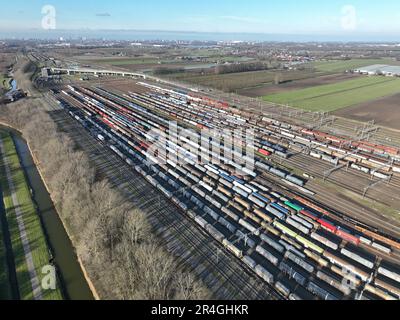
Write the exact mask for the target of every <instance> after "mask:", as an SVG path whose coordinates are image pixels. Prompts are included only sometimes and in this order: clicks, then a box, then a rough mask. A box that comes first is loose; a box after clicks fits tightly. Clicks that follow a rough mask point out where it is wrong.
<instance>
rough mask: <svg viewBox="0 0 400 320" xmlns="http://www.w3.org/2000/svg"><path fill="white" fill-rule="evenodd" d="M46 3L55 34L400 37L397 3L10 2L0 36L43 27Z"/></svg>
mask: <svg viewBox="0 0 400 320" xmlns="http://www.w3.org/2000/svg"><path fill="white" fill-rule="evenodd" d="M47 4H50V5H53V6H54V7H55V9H56V13H57V16H56V19H57V20H56V22H57V28H58V29H136V30H174V31H199V32H244V33H246V32H249V33H286V34H313V33H316V34H348V33H360V34H365V33H384V34H399V35H400V1H398V0H381V1H367V0H347V1H342V0H330V1H319V0H318V1H317V0H302V1H295V0H281V1H271V0H247V1H245V0H230V1H228V0H196V1H193V0H164V1H161V0H147V1H146V0H140V1H136V0H133V1H132V0H130V1H129V0H112V1H111V0H97V1H95V0H79V1H77V0H47V1H40V0H28V1H27V0H11V1H3V3H2V10H1V12H0V31H11V30H17V29H18V30H22V29H24V30H26V29H32V28H41V20H42V17H43V15H42V13H41V9H42V7H43V6H44V5H47ZM349 6H350V7H349ZM346 8H347V9H346ZM349 8H350V9H349ZM349 10H350V11H349ZM349 19H350V20H349Z"/></svg>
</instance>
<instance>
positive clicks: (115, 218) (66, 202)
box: [0, 99, 211, 300]
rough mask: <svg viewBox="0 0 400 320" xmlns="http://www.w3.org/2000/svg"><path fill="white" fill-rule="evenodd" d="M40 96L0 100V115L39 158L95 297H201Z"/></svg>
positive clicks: (200, 287) (203, 292) (201, 290)
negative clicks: (99, 176)
mask: <svg viewBox="0 0 400 320" xmlns="http://www.w3.org/2000/svg"><path fill="white" fill-rule="evenodd" d="M43 105H44V102H43V101H42V100H40V99H31V100H29V101H21V102H17V103H14V104H10V105H7V106H1V109H0V110H1V112H0V120H1V121H2V122H5V123H7V124H9V125H10V126H12V127H14V128H16V129H18V130H19V131H21V132H22V134H23V137H24V138H25V139H26V140H27V141H28V142H29V145H30V148H31V150H32V152H33V154H34V156H35V158H36V159H37V160H38V161H39V166H40V169H41V171H42V173H43V175H44V179H45V181H46V184H47V185H48V187H49V189H50V190H49V191H50V193H51V195H52V198H53V201H54V204H55V207H56V209H57V211H58V213H59V215H60V218H61V219H62V220H63V222H64V224H65V225H66V228H67V229H68V231H69V234H70V236H71V238H72V239H71V241H72V243H73V244H74V246H75V248H76V250H77V254H78V256H79V257H80V259H81V260H82V262H83V264H84V265H85V268H86V269H87V270H88V272H89V275H90V278H91V280H92V282H93V283H94V284H95V287H96V290H97V291H98V293H99V295H100V297H101V298H102V299H140V300H142V299H143V300H155V299H161V300H165V299H185V300H189V299H209V298H211V293H210V292H209V290H208V289H207V288H206V287H205V285H204V284H203V283H202V282H201V281H200V280H198V279H196V277H195V276H194V275H193V274H192V273H191V272H190V271H189V270H185V269H183V268H182V267H181V266H180V265H178V263H177V261H176V259H175V258H174V257H173V256H172V255H171V254H169V253H168V252H167V251H166V250H165V249H164V247H163V246H162V244H161V242H160V241H159V240H158V239H157V238H156V236H155V235H154V234H153V233H152V229H151V226H150V224H149V222H148V220H147V218H146V216H145V215H144V213H143V212H142V211H141V210H138V209H137V208H135V207H133V205H132V203H130V202H129V201H126V199H124V198H123V196H122V195H121V194H120V193H119V192H118V191H117V190H114V189H113V188H112V187H111V185H110V183H109V182H108V181H107V180H101V181H98V180H97V179H96V170H95V168H93V167H92V166H91V165H90V161H89V158H88V155H87V154H85V153H84V152H83V151H81V150H79V148H77V146H76V144H75V143H74V142H73V141H72V140H71V139H70V137H69V136H68V135H67V134H66V133H62V132H59V131H58V129H57V126H56V124H55V123H54V121H53V119H52V118H51V117H50V115H49V114H48V113H47V112H46V111H45V110H44V109H43Z"/></svg>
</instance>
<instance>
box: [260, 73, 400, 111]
mask: <svg viewBox="0 0 400 320" xmlns="http://www.w3.org/2000/svg"><path fill="white" fill-rule="evenodd" d="M399 92H400V79H398V78H390V77H378V76H374V77H367V76H366V77H360V78H357V79H353V80H348V81H342V82H339V83H335V84H329V85H322V86H316V87H312V88H307V89H302V90H294V91H288V92H284V93H278V94H273V95H269V96H265V97H264V100H266V101H270V102H274V103H279V104H288V105H290V106H293V107H297V108H301V109H304V110H308V111H328V112H330V111H335V110H338V109H342V108H346V107H350V106H353V105H357V104H360V103H363V102H368V101H372V100H375V99H378V98H382V97H385V96H390V95H394V94H396V93H399Z"/></svg>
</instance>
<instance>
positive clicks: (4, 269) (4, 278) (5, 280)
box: [0, 206, 12, 300]
mask: <svg viewBox="0 0 400 320" xmlns="http://www.w3.org/2000/svg"><path fill="white" fill-rule="evenodd" d="M1 207H2V206H1ZM0 214H4V212H3V211H0ZM3 227H5V226H3V225H2V221H1V219H0V270H1V272H0V300H10V299H11V298H12V294H11V287H10V286H11V284H10V280H9V276H8V265H7V248H6V245H5V242H4V234H3Z"/></svg>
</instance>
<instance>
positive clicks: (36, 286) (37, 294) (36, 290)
mask: <svg viewBox="0 0 400 320" xmlns="http://www.w3.org/2000/svg"><path fill="white" fill-rule="evenodd" d="M0 153H1V154H2V156H3V160H4V170H5V173H6V176H7V181H8V185H9V187H10V192H11V198H12V202H13V205H14V211H15V215H16V217H17V223H18V229H19V233H20V238H21V242H22V245H23V248H24V254H25V259H26V264H27V267H28V271H29V277H30V279H31V284H32V289H33V296H34V298H35V300H42V299H43V295H42V289H41V286H40V281H39V278H38V276H37V274H36V270H35V265H34V263H33V257H32V251H31V248H30V245H29V239H28V235H27V233H26V229H25V224H24V220H23V213H22V211H21V206H20V204H19V201H18V198H17V193H16V189H15V186H14V182H13V180H12V175H11V169H10V165H9V161H8V158H7V157H6V156H5V153H4V148H3V141H1V140H0Z"/></svg>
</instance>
